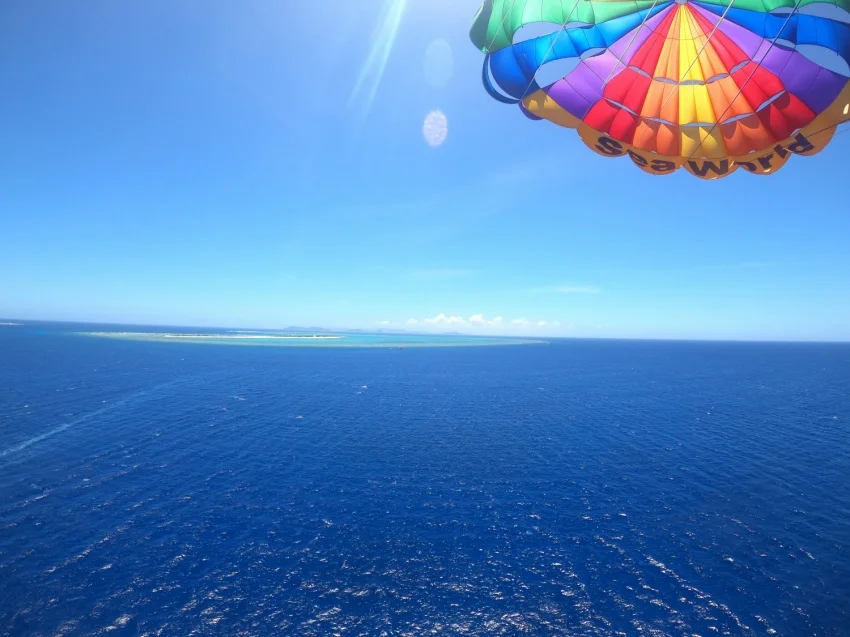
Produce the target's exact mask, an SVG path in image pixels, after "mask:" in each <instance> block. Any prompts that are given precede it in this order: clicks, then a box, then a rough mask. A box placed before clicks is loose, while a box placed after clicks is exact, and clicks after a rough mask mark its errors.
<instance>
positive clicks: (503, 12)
mask: <svg viewBox="0 0 850 637" xmlns="http://www.w3.org/2000/svg"><path fill="white" fill-rule="evenodd" d="M504 1H505V2H507V1H508V0H504ZM515 4H516V0H511V6H510V7H509V8H508V10H507V11H502V21H501V22H500V23H499V27H498V28H497V29H496V31H495V32H494V34H493V38H492V39H491V40H490V44H488V45H487V51H486V53H488V54H489V53H490V49H491V48H493V43H494V42H495V41H496V38H498V37H499V31H501V30H502V27H504V26H505V20H507V19H508V16H509V15H510V14H511V12H512V11H513V10H514V5H515ZM504 8H505V5H504V2H503V3H502V9H504ZM511 39H513V38H511Z"/></svg>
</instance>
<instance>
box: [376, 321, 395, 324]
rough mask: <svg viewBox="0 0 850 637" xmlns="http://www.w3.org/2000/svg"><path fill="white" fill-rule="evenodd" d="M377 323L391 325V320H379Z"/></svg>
mask: <svg viewBox="0 0 850 637" xmlns="http://www.w3.org/2000/svg"><path fill="white" fill-rule="evenodd" d="M379 325H392V321H381V322H380V323H379Z"/></svg>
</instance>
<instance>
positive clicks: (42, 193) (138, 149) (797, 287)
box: [0, 0, 850, 340]
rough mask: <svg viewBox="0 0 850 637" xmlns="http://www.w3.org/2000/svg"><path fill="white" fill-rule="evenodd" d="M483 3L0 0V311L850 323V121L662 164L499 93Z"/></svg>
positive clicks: (629, 323)
mask: <svg viewBox="0 0 850 637" xmlns="http://www.w3.org/2000/svg"><path fill="white" fill-rule="evenodd" d="M477 8H478V0H408V1H407V2H403V1H400V0H393V2H388V3H384V2H379V1H378V0H373V1H367V0H364V1H363V2H351V1H350V0H346V1H341V0H330V1H326V2H322V3H318V2H313V1H309V0H292V1H290V2H274V1H272V0H264V1H256V0H245V1H243V2H239V3H234V2H225V1H223V0H214V1H207V0H203V1H202V0H186V1H183V2H173V1H171V0H147V1H146V2H134V3H129V2H114V1H111V0H110V1H105V0H91V1H89V2H85V3H71V2H58V1H54V2H49V3H47V4H45V3H33V2H31V1H28V0H5V1H4V2H2V3H0V85H2V86H3V91H2V93H3V97H2V99H0V143H2V148H3V153H2V155H0V316H6V317H13V318H36V319H59V320H91V321H113V322H137V323H156V324H188V325H228V326H244V327H281V326H285V325H292V324H310V325H316V324H319V325H326V326H332V327H356V328H372V327H375V328H377V327H381V326H384V327H386V326H398V327H411V328H415V329H428V330H432V329H433V330H436V329H447V325H449V324H451V327H450V328H449V329H457V330H459V331H467V332H481V333H495V332H501V333H528V334H547V335H565V336H569V335H576V336H615V337H641V338H643V337H668V338H736V339H739V338H742V339H749V338H765V339H818V340H850V204H848V200H847V192H848V191H847V181H846V180H847V177H846V175H847V168H846V167H847V159H848V156H850V135H840V136H838V137H837V138H836V139H835V140H834V141H833V143H832V144H831V145H830V146H829V147H828V148H827V149H826V150H825V151H824V152H823V153H822V154H820V155H818V156H816V157H812V158H792V161H791V162H790V163H789V165H788V166H786V167H785V168H784V169H783V170H782V172H780V173H779V174H778V175H777V176H775V177H756V176H752V175H749V174H735V175H732V176H731V177H729V178H727V179H724V180H722V181H719V182H703V181H700V180H697V179H695V178H693V177H691V176H689V175H687V174H685V173H684V172H681V173H677V174H675V175H673V176H667V177H653V176H649V175H645V174H644V173H642V172H640V171H639V170H637V169H636V168H635V167H634V166H633V165H631V163H630V162H629V161H628V160H627V159H606V158H602V157H599V156H597V155H595V154H593V153H591V152H590V151H589V150H587V148H586V147H585V146H584V145H583V144H582V143H581V141H580V140H579V139H578V137H577V136H576V135H575V133H574V132H572V131H568V130H566V129H561V128H558V127H556V126H554V125H552V124H549V123H546V122H531V121H529V120H527V119H526V118H524V117H523V116H522V115H521V114H520V113H519V112H518V111H517V110H516V109H515V108H514V107H510V106H505V105H502V104H499V103H497V102H495V101H494V100H492V99H491V98H490V97H489V96H488V95H487V94H486V92H485V91H484V89H483V87H482V86H481V82H480V69H481V62H482V55H481V54H480V52H478V51H477V50H476V49H475V48H474V47H473V46H472V44H471V43H470V42H469V39H468V29H469V25H470V22H471V19H472V17H473V16H474V14H475V11H476V10H477ZM435 41H437V42H440V43H439V44H436V45H434V44H433V43H434V42H435ZM429 47H430V49H429ZM447 49H448V50H450V52H451V56H450V57H449V56H448V55H447ZM429 50H430V53H429ZM432 111H440V112H442V113H444V114H445V117H446V120H447V126H448V133H447V137H446V139H445V142H444V143H443V144H442V145H440V146H438V147H432V146H431V145H429V144H428V143H426V140H425V137H424V135H423V122H424V120H425V118H426V116H427V115H428V114H429V113H431V112H432ZM741 172H743V171H741ZM497 319H499V320H497ZM408 324H409V325H408Z"/></svg>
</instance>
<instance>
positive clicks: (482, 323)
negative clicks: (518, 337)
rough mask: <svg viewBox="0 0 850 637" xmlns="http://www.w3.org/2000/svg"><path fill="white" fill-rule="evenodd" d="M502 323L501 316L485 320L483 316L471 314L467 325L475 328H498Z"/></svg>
mask: <svg viewBox="0 0 850 637" xmlns="http://www.w3.org/2000/svg"><path fill="white" fill-rule="evenodd" d="M503 322H504V319H503V318H502V317H501V316H497V317H496V318H493V319H489V320H488V319H487V318H485V317H484V315H483V314H473V315H472V316H470V317H469V324H470V325H475V326H477V327H499V326H500V325H502V323H503Z"/></svg>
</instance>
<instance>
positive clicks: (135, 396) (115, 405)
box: [0, 379, 186, 458]
mask: <svg viewBox="0 0 850 637" xmlns="http://www.w3.org/2000/svg"><path fill="white" fill-rule="evenodd" d="M185 380H186V379H182V380H172V381H169V382H167V383H162V384H160V385H155V386H154V387H150V388H148V389H143V390H141V391H137V392H133V393H132V394H130V395H129V396H125V397H124V398H121V399H119V400H116V401H115V402H112V403H110V404H108V405H106V406H105V407H101V408H100V409H95V410H94V411H91V412H89V413H87V414H83V415H82V416H79V417H77V418H75V419H73V420H70V421H68V422H66V423H63V424H61V425H59V426H57V427H54V428H53V429H50V430H48V431H45V432H44V433H41V434H39V435H37V436H33V437H32V438H30V439H28V440H25V441H23V442H21V443H18V444H17V445H14V446H12V447H9V448H8V449H5V450H3V451H0V458H5V457H6V456H11V455H14V454H16V453H19V452H21V451H23V450H24V449H26V448H27V447H31V446H32V445H35V444H38V443H39V442H42V441H43V440H47V439H48V438H52V437H53V436H55V435H56V434H59V433H62V432H63V431H66V430H68V429H70V428H71V427H76V426H77V425H80V424H82V423H84V422H87V421H89V420H91V419H93V418H97V417H98V416H100V415H102V414H106V413H109V412H112V411H115V410H116V409H120V408H121V407H124V406H125V405H127V404H129V403H132V402H135V401H137V400H139V399H143V398H147V397H150V396H152V395H153V394H155V393H156V392H158V391H159V390H161V389H165V388H166V387H169V386H172V385H175V384H178V383H180V382H185Z"/></svg>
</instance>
